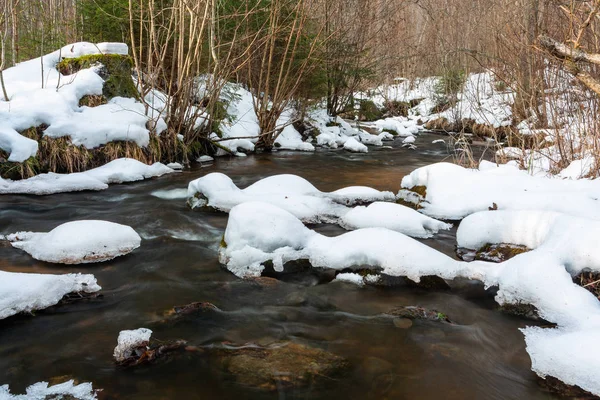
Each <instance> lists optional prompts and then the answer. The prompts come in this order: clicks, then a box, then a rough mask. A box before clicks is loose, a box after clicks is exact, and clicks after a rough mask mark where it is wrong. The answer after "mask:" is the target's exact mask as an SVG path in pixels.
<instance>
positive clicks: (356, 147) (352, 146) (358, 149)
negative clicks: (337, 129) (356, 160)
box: [344, 137, 369, 153]
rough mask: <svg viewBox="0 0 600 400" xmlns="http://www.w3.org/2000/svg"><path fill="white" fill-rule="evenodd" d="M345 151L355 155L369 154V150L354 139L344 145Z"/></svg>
mask: <svg viewBox="0 0 600 400" xmlns="http://www.w3.org/2000/svg"><path fill="white" fill-rule="evenodd" d="M344 150H348V151H351V152H353V153H368V152H369V149H368V148H367V146H365V145H364V144H362V143H360V142H358V141H357V140H356V139H354V138H353V137H351V138H349V139H348V140H346V142H345V143H344Z"/></svg>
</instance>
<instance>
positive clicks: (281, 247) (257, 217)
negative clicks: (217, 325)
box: [219, 202, 486, 281]
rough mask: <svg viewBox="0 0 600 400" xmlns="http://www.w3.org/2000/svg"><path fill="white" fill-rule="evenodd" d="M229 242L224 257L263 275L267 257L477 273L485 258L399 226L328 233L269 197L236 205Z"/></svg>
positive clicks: (394, 271)
mask: <svg viewBox="0 0 600 400" xmlns="http://www.w3.org/2000/svg"><path fill="white" fill-rule="evenodd" d="M224 240H225V243H226V247H221V249H220V250H219V260H220V262H221V263H222V264H224V265H226V266H227V268H228V269H229V270H230V271H231V272H232V273H234V274H235V275H237V276H238V277H248V276H260V274H261V273H262V271H263V269H264V266H263V264H264V263H265V262H267V261H272V262H273V265H274V268H275V270H277V271H282V270H283V268H284V264H285V263H286V262H288V261H294V260H308V261H309V262H310V264H311V265H312V266H313V267H315V268H330V269H336V270H343V269H346V268H353V267H357V268H365V267H370V268H373V269H377V270H381V272H382V273H384V274H387V275H392V276H407V277H408V278H410V279H412V280H415V281H419V279H420V277H421V276H425V275H438V276H440V277H442V278H444V279H453V278H455V277H457V276H463V277H469V278H476V277H479V276H480V274H481V272H480V271H479V269H480V268H482V267H483V266H485V265H486V263H480V262H475V263H468V264H467V263H464V262H459V261H456V260H453V259H452V258H450V257H448V256H446V255H444V254H442V253H440V252H438V251H437V250H434V249H432V248H429V247H427V246H426V245H424V244H422V243H420V242H418V241H416V240H415V239H412V238H410V237H408V236H406V235H403V234H401V233H399V232H394V231H390V230H388V229H384V228H370V229H359V230H356V231H353V232H349V233H346V234H343V235H340V236H337V237H326V236H323V235H321V234H319V233H317V232H314V231H312V230H310V229H308V228H307V227H305V226H304V225H303V224H302V222H301V221H300V220H299V219H298V218H296V217H295V216H294V215H292V214H291V213H289V212H288V211H285V210H283V209H281V208H278V207H276V206H273V205H271V204H267V203H261V202H249V203H243V204H240V205H239V206H236V207H234V208H233V209H232V210H231V212H230V215H229V222H228V224H227V229H226V230H225V236H224Z"/></svg>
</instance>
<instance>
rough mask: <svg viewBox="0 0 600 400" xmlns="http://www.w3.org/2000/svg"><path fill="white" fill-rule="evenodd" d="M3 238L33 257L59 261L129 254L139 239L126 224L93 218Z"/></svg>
mask: <svg viewBox="0 0 600 400" xmlns="http://www.w3.org/2000/svg"><path fill="white" fill-rule="evenodd" d="M6 238H7V239H8V240H9V241H10V242H11V244H12V246H13V247H15V248H17V249H21V250H23V251H25V252H27V253H29V254H31V256H32V257H33V258H35V259H36V260H41V261H46V262H52V263H60V264H86V263H95V262H103V261H108V260H112V259H113V258H115V257H119V256H122V255H125V254H129V253H131V252H132V251H133V250H135V249H137V248H138V247H140V242H141V238H140V236H139V235H138V234H137V233H136V232H135V231H134V230H133V229H132V228H131V227H129V226H125V225H120V224H115V223H113V222H107V221H93V220H86V221H74V222H67V223H65V224H62V225H60V226H58V227H56V228H54V229H53V230H51V231H50V232H48V233H37V232H18V233H15V234H12V235H8V236H7V237H6Z"/></svg>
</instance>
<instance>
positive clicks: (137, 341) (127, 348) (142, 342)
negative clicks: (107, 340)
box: [113, 328, 152, 362]
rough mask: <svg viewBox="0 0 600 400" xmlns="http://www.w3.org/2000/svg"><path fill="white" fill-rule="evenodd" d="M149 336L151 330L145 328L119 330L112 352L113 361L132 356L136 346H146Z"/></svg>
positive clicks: (121, 360) (120, 360)
mask: <svg viewBox="0 0 600 400" xmlns="http://www.w3.org/2000/svg"><path fill="white" fill-rule="evenodd" d="M151 336H152V331H151V330H150V329H147V328H139V329H135V330H129V331H121V332H119V337H118V339H117V347H115V350H114V352H113V357H114V358H115V361H117V362H123V361H125V360H126V359H128V358H129V357H131V356H133V355H134V354H133V352H134V351H135V350H137V349H138V348H140V347H146V346H148V343H149V342H150V337H151Z"/></svg>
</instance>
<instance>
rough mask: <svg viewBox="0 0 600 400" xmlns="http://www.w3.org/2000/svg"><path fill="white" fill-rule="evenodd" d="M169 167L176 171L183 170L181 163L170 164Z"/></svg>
mask: <svg viewBox="0 0 600 400" xmlns="http://www.w3.org/2000/svg"><path fill="white" fill-rule="evenodd" d="M167 167H168V168H171V169H173V170H175V171H181V170H182V169H183V165H181V164H180V163H169V164H167Z"/></svg>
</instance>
